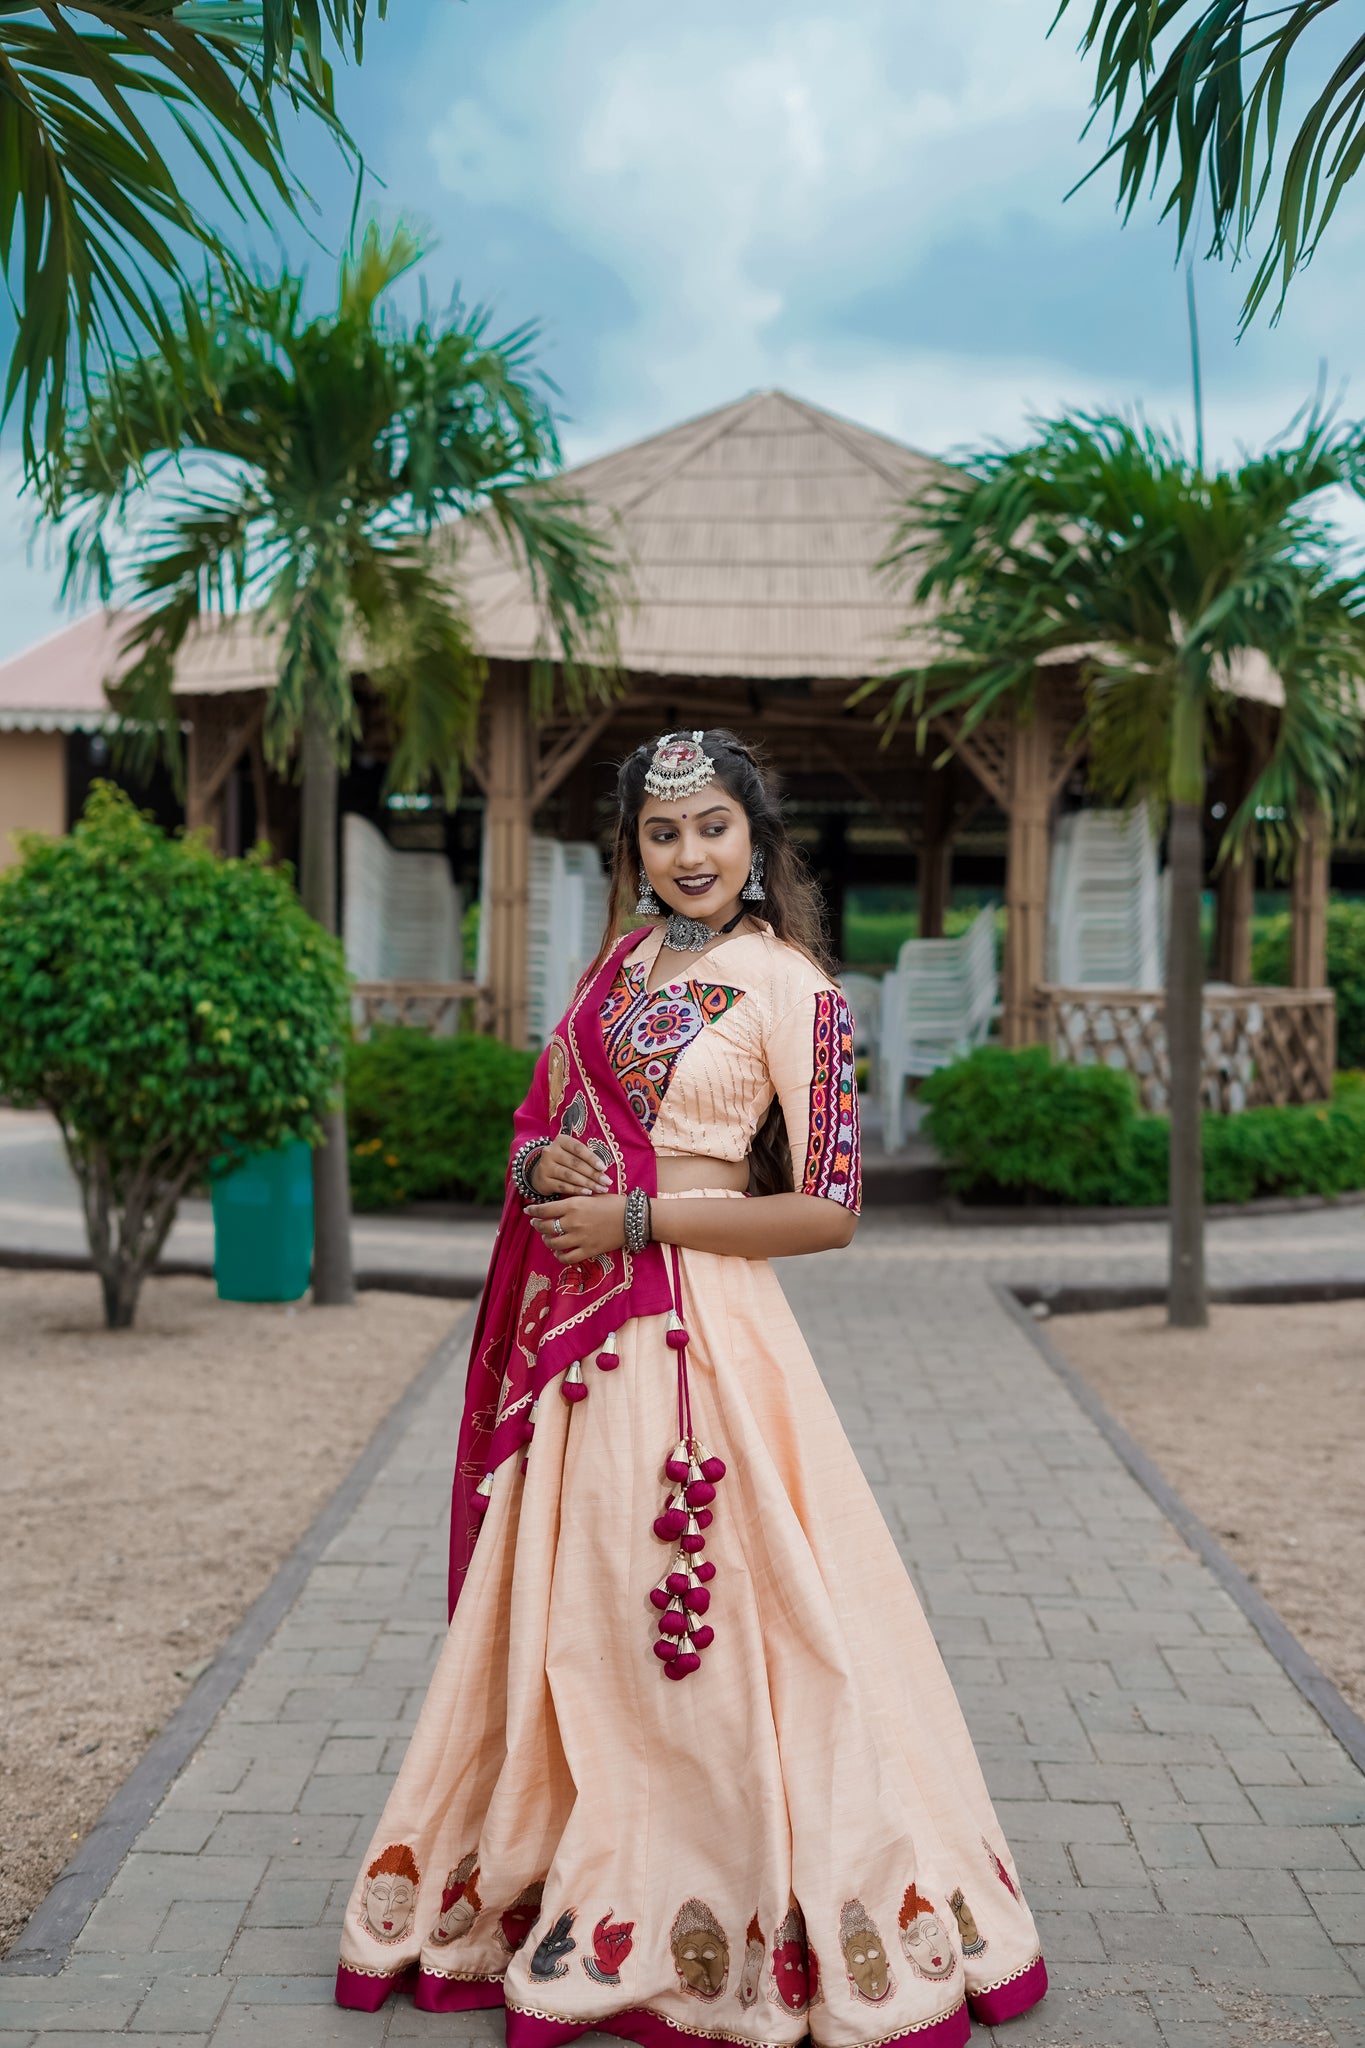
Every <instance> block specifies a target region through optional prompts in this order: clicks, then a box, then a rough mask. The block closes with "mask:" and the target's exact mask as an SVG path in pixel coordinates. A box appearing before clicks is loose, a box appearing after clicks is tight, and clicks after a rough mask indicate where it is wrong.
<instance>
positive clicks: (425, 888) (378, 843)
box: [341, 812, 461, 981]
mask: <svg viewBox="0 0 1365 2048" xmlns="http://www.w3.org/2000/svg"><path fill="white" fill-rule="evenodd" d="M341 871H342V939H343V943H344V946H345V950H346V965H347V967H348V968H349V969H350V971H351V973H352V974H353V975H354V976H355V978H356V980H357V981H458V980H459V979H460V975H461V966H460V892H459V890H458V889H457V888H456V886H455V883H454V881H453V880H452V878H451V873H450V863H449V861H448V860H447V859H446V857H445V855H444V854H443V853H402V852H400V851H399V850H398V849H397V848H396V847H392V846H390V845H389V842H388V840H387V839H386V838H385V837H384V835H383V833H382V832H380V831H379V830H378V829H377V827H375V826H374V825H372V824H371V823H370V822H369V820H368V818H361V817H357V816H356V814H355V813H354V812H348V813H347V814H346V816H345V817H344V818H343V819H342V827H341Z"/></svg>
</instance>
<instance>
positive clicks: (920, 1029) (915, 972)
mask: <svg viewBox="0 0 1365 2048" xmlns="http://www.w3.org/2000/svg"><path fill="white" fill-rule="evenodd" d="M998 987H999V982H998V976H997V973H996V962H995V910H994V907H993V906H992V905H990V904H987V905H986V906H985V907H984V908H983V909H982V910H980V911H978V913H977V915H976V916H975V917H974V918H973V920H972V922H971V924H970V925H969V926H968V927H967V930H966V931H965V932H964V933H963V934H962V936H961V938H957V939H907V940H906V942H905V944H904V945H903V946H902V947H901V949H900V952H899V954H898V955H897V958H896V969H895V972H894V974H888V975H887V976H886V979H885V980H884V981H883V982H882V988H881V1004H882V1013H881V1061H880V1080H881V1086H880V1094H881V1104H882V1131H883V1139H884V1143H885V1145H886V1149H887V1151H888V1152H898V1151H899V1150H900V1148H901V1145H902V1143H903V1142H904V1128H905V1124H904V1112H905V1084H906V1082H907V1081H909V1080H913V1079H915V1078H917V1077H919V1076H920V1075H923V1074H931V1073H933V1071H934V1069H935V1068H936V1067H943V1066H947V1064H948V1062H949V1061H950V1060H955V1059H960V1058H961V1057H962V1055H963V1054H964V1053H968V1052H970V1051H971V1050H972V1048H973V1046H977V1045H980V1044H982V1042H983V1041H984V1039H985V1037H986V1034H987V1032H988V1031H989V1030H990V1025H991V1018H992V1016H993V1015H994V1013H995V1008H996V998H997V993H998Z"/></svg>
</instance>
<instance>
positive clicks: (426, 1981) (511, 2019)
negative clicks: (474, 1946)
mask: <svg viewBox="0 0 1365 2048" xmlns="http://www.w3.org/2000/svg"><path fill="white" fill-rule="evenodd" d="M1035 1972H1041V1973H1042V1982H1041V1985H1040V1987H1039V1988H1038V1989H1037V1991H1036V1992H1035V1993H1034V1995H1033V1996H1030V1997H1028V1998H1026V1999H1025V2000H1024V2002H1023V2003H1022V2004H1012V2005H1011V2006H1010V2009H1009V2012H1008V2013H1006V2012H1003V2011H1001V2012H996V2011H994V2010H992V2011H991V2012H990V2013H987V2012H985V2011H983V2010H980V2009H978V2008H979V2006H980V2003H981V1997H982V1996H984V1997H985V1999H986V2000H987V2001H988V2002H989V2001H990V2000H991V1999H992V1998H994V1997H999V1996H1001V1995H1002V1987H996V1988H995V1990H994V1991H993V1992H988V1993H985V1994H981V1995H977V1994H969V2002H970V2005H971V2008H972V2016H973V2017H974V2018H976V2019H979V2020H980V2021H981V2022H982V2024H983V2025H987V2026H989V2025H993V2024H994V2023H995V2021H996V2020H997V2019H1005V2018H1011V2017H1013V2015H1014V2014H1015V2013H1016V2012H1024V2011H1026V2010H1027V2008H1028V2006H1029V2005H1032V2004H1033V2003H1035V2001H1036V1999H1037V1998H1041V1997H1042V1995H1043V1992H1044V1991H1045V1990H1046V1989H1047V1976H1046V1972H1044V1971H1043V1963H1042V1957H1041V1956H1040V1957H1038V1959H1037V1961H1036V1962H1033V1963H1030V1965H1029V1966H1028V1968H1027V1969H1026V1970H1024V1971H1021V1972H1019V1973H1018V1974H1017V1975H1016V1976H1014V1977H1011V1978H1008V1979H1007V1980H1006V1986H1005V1987H1003V1995H1005V1996H1008V1995H1009V1994H1010V1993H1011V1992H1013V1991H1014V1989H1015V1987H1016V1986H1018V1987H1019V1988H1020V1989H1021V1990H1022V1988H1023V1985H1024V1983H1025V1980H1028V1979H1031V1978H1032V1977H1033V1976H1034V1974H1035ZM393 1991H411V1992H412V1993H413V2006H414V2008H415V2010H416V2011H418V2012H433V2013H446V2012H476V2011H486V2010H488V2009H489V2008H492V2007H496V2006H499V2005H506V2001H505V1999H504V1996H503V1980H502V1979H501V1977H446V1976H443V1975H441V1974H440V1973H439V1972H437V1971H434V1970H426V1969H423V1968H421V1967H420V1965H417V1964H413V1963H409V1964H408V1965H407V1966H406V1967H405V1968H404V1969H402V1970H397V1971H394V1972H392V1973H387V1972H384V1971H380V1970H366V1969H353V1968H351V1967H350V1966H349V1965H348V1964H346V1963H342V1964H341V1965H340V1966H339V1968H338V1970H337V1978H336V2002H337V2004H338V2005H340V2006H344V2007H346V2008H347V2009H348V2010H349V2011H351V2012H378V2011H379V2008H380V2007H381V2006H382V2005H383V2004H384V2002H385V2000H386V1999H387V1998H388V1997H389V1995H390V1993H391V1992H393ZM506 2013H507V2048H561V2044H562V2043H564V2042H568V2041H574V2040H577V2039H578V2038H579V2036H580V2035H582V2034H594V2033H596V2034H613V2035H615V2036H616V2038H617V2039H618V2040H622V2041H631V2042H634V2043H635V2044H636V2048H677V2037H681V2039H682V2041H684V2042H686V2041H695V2042H697V2043H699V2044H706V2048H710V2044H712V2043H714V2042H722V2043H724V2044H725V2048H787V2044H777V2043H774V2044H756V2043H754V2042H753V2041H751V2040H749V2039H748V2038H746V2037H741V2036H740V2035H738V2034H726V2033H723V2032H721V2031H720V2030H719V2029H714V2030H713V2029H709V2028H706V2027H689V2026H684V2025H683V2023H682V2022H681V2021H680V2020H672V2019H667V2018H665V2017H664V2015H663V2014H662V2013H657V2012H650V2011H649V2010H648V2008H646V2007H644V2006H631V2007H628V2008H627V2009H626V2010H625V2011H624V2012H615V2013H608V2014H606V2015H605V2016H604V2017H602V2018H598V2019H573V2020H570V2019H563V2018H561V2017H559V2016H558V2015H556V2014H554V2013H547V2012H536V2011H531V2010H526V2009H524V2008H522V2007H520V2006H515V2005H506ZM970 2038H971V2022H970V2020H969V2018H968V2010H967V2004H966V2003H962V2004H958V2005H956V2006H954V2007H953V2009H952V2011H951V2012H947V2013H940V2014H938V2015H937V2017H936V2018H934V2019H927V2020H918V2021H916V2022H915V2023H914V2024H912V2025H911V2026H908V2027H904V2028H902V2029H901V2031H900V2032H899V2033H895V2034H882V2035H881V2036H879V2037H878V2039H876V2040H875V2041H866V2042H862V2043H860V2044H859V2048H900V2044H901V2043H902V2042H904V2043H906V2044H908V2048H965V2044H966V2043H967V2042H968V2041H969V2040H970Z"/></svg>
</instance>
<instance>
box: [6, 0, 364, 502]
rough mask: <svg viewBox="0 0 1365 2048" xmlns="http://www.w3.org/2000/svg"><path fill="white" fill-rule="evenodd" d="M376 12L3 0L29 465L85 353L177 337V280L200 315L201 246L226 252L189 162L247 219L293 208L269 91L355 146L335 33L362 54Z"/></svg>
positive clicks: (125, 0)
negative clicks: (334, 69) (196, 196)
mask: <svg viewBox="0 0 1365 2048" xmlns="http://www.w3.org/2000/svg"><path fill="white" fill-rule="evenodd" d="M385 4H386V0H380V5H379V12H380V14H381V16H382V14H383V12H384V8H385ZM365 11H366V8H365V0H303V4H299V5H297V7H296V4H295V0H193V4H192V5H187V4H186V0H61V4H60V5H59V4H57V0H0V164H2V165H3V170H0V270H2V271H3V274H4V281H5V284H6V286H7V288H8V291H9V295H10V300H11V304H12V306H13V308H14V312H15V316H16V320H17V324H18V331H17V334H16V337H15V343H14V350H13V354H12V356H11V359H10V364H9V373H8V379H7V382H6V386H5V394H4V403H3V413H8V411H9V410H10V408H11V406H12V405H13V404H14V401H15V399H16V398H17V397H19V396H20V394H22V402H21V405H20V419H21V425H22V435H23V444H24V458H25V462H26V464H27V465H28V466H29V468H30V469H32V468H34V467H35V466H36V465H37V464H38V463H39V461H40V459H44V458H45V459H46V460H51V459H52V458H53V457H54V456H55V455H56V453H57V451H58V449H59V447H60V444H61V433H62V424H63V419H64V416H65V409H66V403H67V399H68V395H69V383H70V380H71V378H72V376H73V374H74V375H75V376H76V377H77V378H79V379H80V380H82V381H83V380H84V377H85V374H86V371H87V367H88V365H89V363H90V361H91V359H92V357H93V359H94V360H95V361H96V362H97V363H101V362H102V363H103V364H105V365H106V366H107V365H108V364H109V363H110V362H111V361H112V360H113V358H114V356H115V355H116V353H117V350H118V348H119V346H120V344H122V345H124V346H126V345H127V341H126V338H127V337H129V336H132V337H135V338H136V337H143V338H149V339H156V340H160V341H165V340H167V339H168V338H169V337H170V335H171V332H172V329H171V316H170V314H168V312H167V311H166V308H165V305H164V303H163V296H164V294H165V293H166V291H167V290H168V289H169V291H170V292H171V294H172V296H176V295H178V296H179V298H180V301H181V305H182V311H183V312H184V313H185V314H186V315H187V316H188V317H189V318H191V319H192V317H193V299H192V296H191V294H192V284H191V272H192V271H193V270H194V268H195V267H196V264H201V263H202V259H203V256H204V254H205V253H206V252H207V253H208V254H209V255H210V256H211V257H212V258H213V259H214V260H215V261H216V262H217V263H220V264H221V263H227V262H229V261H231V257H230V252H229V250H228V248H227V246H226V244H225V243H224V241H223V238H222V235H221V233H220V231H219V230H218V229H217V228H216V227H215V226H214V225H213V224H212V222H211V220H210V218H209V216H208V214H207V212H206V211H205V210H204V209H203V208H202V207H200V206H197V205H196V204H195V203H194V202H193V201H192V200H191V199H189V198H187V196H186V191H185V188H186V185H187V183H188V182H190V181H191V180H192V179H193V177H194V176H195V175H200V176H202V177H204V178H205V179H206V183H207V191H208V194H209V196H210V197H211V198H212V199H213V200H214V201H215V202H216V201H217V200H221V201H222V202H223V204H224V205H225V206H226V207H227V209H228V210H229V211H230V212H232V213H234V214H235V215H236V216H237V217H238V218H239V219H240V218H243V217H246V216H249V215H252V214H254V215H256V216H257V217H258V218H260V219H262V220H265V221H268V220H269V219H270V218H271V215H272V213H275V212H278V210H279V208H280V207H281V206H284V207H286V208H288V209H289V210H291V211H293V210H294V209H295V208H296V206H297V200H298V188H297V186H296V184H295V182H294V180H293V178H292V177H291V176H290V173H289V171H288V169H287V167H286V164H285V161H284V156H283V151H282V148H281V141H280V132H279V128H278V126H277V123H276V118H275V110H274V105H273V100H272V95H273V94H274V93H275V92H280V93H282V94H283V95H284V97H285V99H286V101H287V102H288V104H289V106H290V107H291V108H292V109H293V110H294V111H300V110H302V111H306V112H308V113H310V114H313V115H316V116H317V117H319V118H320V119H321V120H323V121H324V122H325V123H326V124H327V126H328V127H330V128H331V129H332V131H333V133H334V134H335V135H336V137H337V139H338V141H339V142H341V143H342V145H343V148H345V149H346V150H347V151H348V152H349V153H352V154H353V152H351V151H350V144H349V142H348V139H347V138H346V135H345V131H344V130H343V128H342V127H341V124H340V123H339V121H338V120H337V117H336V113H335V110H334V108H333V104H332V77H331V70H330V67H329V65H328V63H327V60H326V53H325V41H326V38H327V37H328V36H330V38H331V40H333V41H334V42H335V43H336V44H337V45H338V46H339V47H340V48H341V49H342V50H343V51H344V52H347V53H349V52H351V51H354V53H355V56H356V59H357V61H358V60H359V58H360V56H361V54H362V49H363V29H364V21H365ZM168 149H169V152H170V153H169V155H168V154H167V151H168ZM40 411H42V412H43V413H44V414H45V418H44V421H43V428H42V435H41V439H42V442H43V444H44V458H40V455H39V449H38V441H37V438H35V429H36V427H37V421H38V414H39V412H40Z"/></svg>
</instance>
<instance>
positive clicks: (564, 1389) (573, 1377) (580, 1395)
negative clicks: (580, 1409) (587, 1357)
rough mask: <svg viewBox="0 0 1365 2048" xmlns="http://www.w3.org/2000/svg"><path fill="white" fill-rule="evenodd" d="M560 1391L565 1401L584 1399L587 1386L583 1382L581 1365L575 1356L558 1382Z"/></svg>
mask: <svg viewBox="0 0 1365 2048" xmlns="http://www.w3.org/2000/svg"><path fill="white" fill-rule="evenodd" d="M559 1391H560V1393H561V1394H562V1395H563V1396H564V1399H565V1400H566V1401H586V1400H587V1398H588V1390H587V1387H586V1386H585V1385H584V1383H583V1367H582V1364H581V1362H580V1361H579V1360H578V1359H577V1358H576V1359H575V1360H574V1362H573V1364H572V1365H571V1366H570V1367H569V1370H568V1371H567V1372H566V1373H565V1375H564V1378H563V1380H562V1381H561V1383H560V1388H559Z"/></svg>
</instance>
